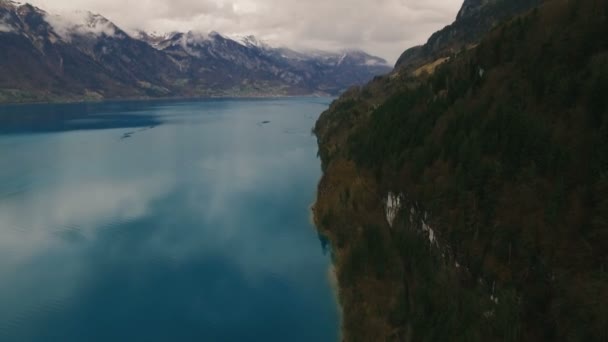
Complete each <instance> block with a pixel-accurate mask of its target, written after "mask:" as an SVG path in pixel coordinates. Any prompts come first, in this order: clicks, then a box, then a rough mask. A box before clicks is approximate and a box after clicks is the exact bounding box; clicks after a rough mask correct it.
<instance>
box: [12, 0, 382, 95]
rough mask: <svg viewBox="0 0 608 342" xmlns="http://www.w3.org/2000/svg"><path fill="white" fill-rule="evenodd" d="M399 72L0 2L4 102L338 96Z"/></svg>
mask: <svg viewBox="0 0 608 342" xmlns="http://www.w3.org/2000/svg"><path fill="white" fill-rule="evenodd" d="M390 70H391V68H390V67H389V66H388V65H387V64H386V61H384V60H383V59H381V58H378V57H374V56H370V55H368V54H366V53H364V52H361V51H345V52H343V53H327V52H322V53H314V54H312V53H305V52H296V51H293V50H289V49H286V48H273V47H271V46H269V45H267V44H265V43H264V42H261V41H259V40H258V39H256V38H255V37H253V36H247V37H240V38H235V39H231V38H228V37H225V36H222V35H221V34H219V33H217V32H212V33H209V34H201V33H197V32H184V33H182V32H174V33H170V34H166V35H152V34H147V33H144V32H139V33H138V34H136V35H133V36H132V35H130V34H128V33H127V32H125V31H124V30H122V29H121V28H119V27H118V26H117V25H115V24H114V23H112V22H111V21H109V20H108V19H106V18H104V17H103V16H101V15H97V14H93V13H89V12H80V13H74V14H72V15H64V16H58V15H52V14H49V13H47V12H45V11H43V10H41V9H39V8H36V7H34V6H31V5H29V4H26V5H19V4H17V3H14V2H11V1H6V0H0V102H30V101H72V100H87V99H88V100H91V99H107V98H150V97H200V96H275V95H304V94H338V93H340V92H341V91H343V90H344V89H346V88H348V87H350V86H352V85H356V84H364V83H365V82H367V81H369V80H370V79H372V78H373V77H374V76H376V75H380V74H384V73H387V72H389V71H390Z"/></svg>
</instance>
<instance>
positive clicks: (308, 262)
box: [0, 98, 339, 341]
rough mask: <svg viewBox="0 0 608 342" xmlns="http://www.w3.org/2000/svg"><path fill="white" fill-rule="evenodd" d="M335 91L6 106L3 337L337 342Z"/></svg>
mask: <svg viewBox="0 0 608 342" xmlns="http://www.w3.org/2000/svg"><path fill="white" fill-rule="evenodd" d="M329 101H330V100H329V99H313V98H302V99H281V100H208V101H198V102H167V101H165V102H162V101H158V102H122V103H121V102H116V103H103V104H72V105H28V106H3V107H0V156H1V158H0V163H1V164H0V279H1V281H0V341H335V340H337V338H338V328H339V322H338V313H337V305H336V303H335V299H334V295H333V293H332V289H331V287H330V282H329V278H328V268H329V264H330V260H329V257H328V256H326V255H324V253H323V249H322V246H321V242H320V241H319V238H318V236H317V234H316V232H315V230H314V228H313V226H312V225H311V223H310V211H309V206H310V204H311V203H312V201H313V199H314V191H315V188H316V182H317V181H318V179H319V177H320V166H319V161H318V160H317V158H316V142H315V139H314V138H313V137H312V136H311V134H310V130H311V127H312V126H313V124H314V122H315V119H316V118H317V116H318V114H319V113H320V112H322V111H323V110H324V109H325V108H326V107H327V105H328V103H329Z"/></svg>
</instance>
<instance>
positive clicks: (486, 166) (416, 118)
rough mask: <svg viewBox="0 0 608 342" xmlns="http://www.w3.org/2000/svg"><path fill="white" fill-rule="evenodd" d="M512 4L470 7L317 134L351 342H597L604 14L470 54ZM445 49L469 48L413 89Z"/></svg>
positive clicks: (605, 161) (604, 265)
mask: <svg viewBox="0 0 608 342" xmlns="http://www.w3.org/2000/svg"><path fill="white" fill-rule="evenodd" d="M516 3H519V4H521V5H525V4H524V3H523V2H517V1H513V2H510V1H509V2H508V3H507V2H505V1H502V2H500V1H466V2H465V4H464V6H463V10H462V11H461V13H460V15H459V18H458V19H457V22H456V23H455V24H454V25H452V26H450V27H448V29H446V30H444V31H441V32H439V33H438V34H436V35H434V36H433V38H432V39H431V40H429V42H431V43H430V44H428V45H427V46H426V47H418V48H415V49H413V50H408V51H407V53H406V54H405V55H404V56H405V57H404V58H405V60H407V59H410V60H411V61H412V63H414V64H413V65H410V64H407V63H408V62H406V61H402V62H403V63H406V64H404V65H401V66H400V68H399V69H398V70H397V71H396V72H394V73H391V74H390V75H387V76H384V77H379V78H376V79H374V80H373V81H372V82H370V83H368V84H367V85H366V86H364V87H360V88H352V89H350V90H349V91H348V92H346V93H345V94H343V95H342V96H341V97H340V98H339V99H338V100H336V101H334V103H332V105H331V106H330V108H329V109H328V110H327V111H325V112H324V113H323V114H322V115H321V116H320V118H319V120H318V121H317V124H316V126H315V134H316V136H317V139H318V145H319V156H320V158H321V161H322V169H323V177H322V179H321V180H320V182H319V186H318V191H317V194H318V195H317V201H316V204H315V207H314V213H315V223H316V225H317V227H318V229H319V230H320V232H321V234H322V235H323V236H325V237H327V238H328V239H329V241H330V242H331V244H332V252H333V257H334V258H333V260H334V264H335V269H336V275H337V279H338V283H339V289H340V291H339V295H340V304H341V305H342V309H343V310H342V311H343V322H342V326H343V335H342V336H343V339H344V340H345V341H608V330H606V326H608V311H607V308H608V297H607V296H606V294H608V277H607V276H606V270H607V269H608V98H607V97H606V92H607V91H608V42H607V40H606V38H605V37H606V34H608V2H606V1H603V0H579V1H572V0H552V1H547V2H545V3H543V4H542V5H540V6H539V7H537V8H535V9H532V10H530V11H528V12H526V13H525V14H523V15H521V16H517V17H514V18H506V19H507V20H506V21H504V22H503V23H498V24H496V26H495V28H494V29H492V30H490V31H486V34H485V35H484V36H483V37H479V36H477V35H478V34H479V33H478V32H479V31H478V30H480V28H481V27H486V28H487V27H489V26H487V25H486V24H487V23H490V22H493V21H494V20H495V19H493V18H496V17H497V16H503V15H504V14H501V13H498V12H495V11H497V10H498V9H499V8H503V9H504V10H505V11H507V12H506V13H512V12H510V11H512V7H510V6H511V5H514V4H516ZM500 4H503V5H505V6H506V7H497V6H499V5H500ZM507 5H508V6H507ZM522 8H523V7H522ZM483 13H489V14H491V15H492V19H488V20H485V19H483V18H482V17H481V15H482V14H483ZM468 20H470V21H468ZM467 21H468V22H469V23H471V26H468V27H467V26H466V25H465V26H463V25H464V23H465V22H467ZM480 24H481V26H480ZM493 25H494V24H493ZM450 32H451V33H453V34H454V35H453V37H455V38H457V44H456V45H455V46H458V44H460V43H461V42H462V40H461V38H462V37H467V35H466V34H468V33H467V32H470V33H474V34H473V35H471V36H468V37H477V38H476V39H475V40H472V41H473V42H474V44H473V45H474V46H471V47H470V48H468V49H466V50H465V51H461V52H459V53H455V54H451V55H450V56H449V57H450V58H449V60H445V61H443V62H442V63H441V64H440V65H437V66H436V67H435V69H434V70H431V68H428V71H427V72H421V73H419V74H418V75H416V73H415V72H407V71H408V70H412V71H415V70H420V67H419V66H420V64H419V63H423V65H429V64H430V63H432V62H433V61H436V59H435V58H436V57H437V56H433V55H425V53H426V52H425V51H431V52H432V51H434V50H433V48H432V47H433V46H437V47H439V50H438V51H443V50H441V49H442V48H441V47H442V46H443V47H450V46H451V45H450V41H449V37H450V34H451V33H450ZM476 32H477V33H476ZM448 33H450V34H448ZM433 42H434V43H433ZM429 56H430V57H429Z"/></svg>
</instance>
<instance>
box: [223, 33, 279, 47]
mask: <svg viewBox="0 0 608 342" xmlns="http://www.w3.org/2000/svg"><path fill="white" fill-rule="evenodd" d="M230 39H232V40H234V41H235V42H237V43H239V44H241V45H243V46H245V47H250V48H251V47H255V48H259V49H262V50H268V49H271V48H272V47H271V46H270V45H268V44H267V43H266V42H264V41H263V40H260V39H258V38H257V37H256V36H254V35H232V36H230Z"/></svg>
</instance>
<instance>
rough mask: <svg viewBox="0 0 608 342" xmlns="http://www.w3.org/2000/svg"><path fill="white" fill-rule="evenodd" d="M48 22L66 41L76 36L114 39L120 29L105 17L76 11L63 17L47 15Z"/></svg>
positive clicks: (64, 14)
mask: <svg viewBox="0 0 608 342" xmlns="http://www.w3.org/2000/svg"><path fill="white" fill-rule="evenodd" d="M45 19H46V21H47V22H48V23H49V25H51V27H52V28H53V30H54V31H55V33H57V34H58V35H59V36H60V37H61V38H63V39H64V40H65V41H71V40H72V38H73V37H74V36H94V37H101V36H107V37H114V36H116V35H117V34H118V31H119V29H118V27H116V26H115V25H114V24H113V23H112V22H110V21H109V20H108V19H106V18H105V17H103V16H101V15H99V14H93V13H91V12H83V11H74V12H68V13H63V14H62V15H48V14H47V15H46V16H45Z"/></svg>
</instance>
